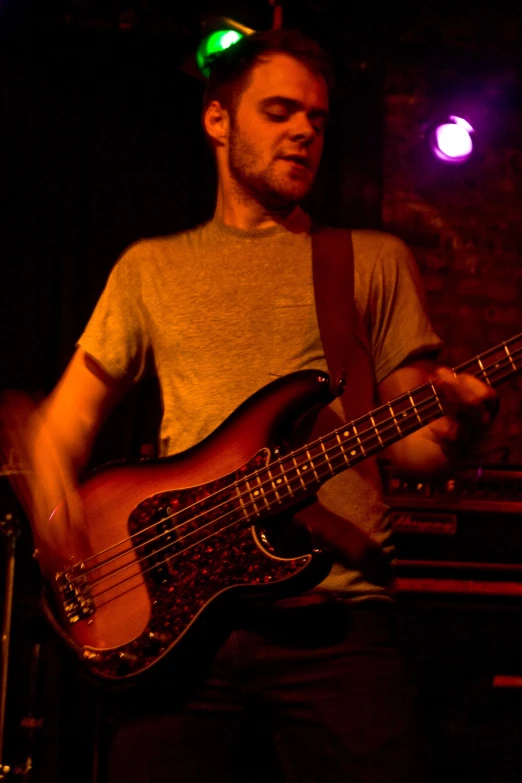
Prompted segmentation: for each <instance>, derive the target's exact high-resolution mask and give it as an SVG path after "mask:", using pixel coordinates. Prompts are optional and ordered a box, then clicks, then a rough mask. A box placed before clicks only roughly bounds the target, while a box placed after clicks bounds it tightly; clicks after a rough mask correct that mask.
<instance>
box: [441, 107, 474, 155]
mask: <svg viewBox="0 0 522 783" xmlns="http://www.w3.org/2000/svg"><path fill="white" fill-rule="evenodd" d="M449 119H450V120H451V121H452V122H448V123H445V124H444V125H439V126H438V128H436V129H435V131H434V133H433V134H432V140H431V147H432V149H433V152H434V153H435V155H436V156H437V157H438V158H439V159H440V160H443V161H445V162H446V163H463V162H464V161H465V160H467V159H468V158H469V156H470V155H471V152H472V150H473V142H472V141H471V136H470V133H473V128H472V127H471V125H470V124H469V122H467V121H466V120H464V119H462V117H454V116H452V117H449Z"/></svg>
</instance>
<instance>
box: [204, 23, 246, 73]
mask: <svg viewBox="0 0 522 783" xmlns="http://www.w3.org/2000/svg"><path fill="white" fill-rule="evenodd" d="M241 38H244V34H243V33H240V32H238V31H237V30H215V31H214V32H213V33H210V35H207V36H206V37H205V38H203V40H202V41H201V43H200V45H199V46H198V49H197V52H196V62H197V64H198V68H199V70H200V71H201V73H202V74H203V76H204V77H205V78H207V77H208V75H209V72H210V69H209V68H208V65H207V63H208V59H209V57H212V55H215V54H219V53H220V52H223V51H224V50H225V49H228V48H229V47H230V46H233V45H234V44H236V43H237V42H238V41H240V40H241Z"/></svg>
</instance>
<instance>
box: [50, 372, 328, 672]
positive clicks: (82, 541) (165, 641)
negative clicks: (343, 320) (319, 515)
mask: <svg viewBox="0 0 522 783" xmlns="http://www.w3.org/2000/svg"><path fill="white" fill-rule="evenodd" d="M329 400H330V393H329V383H328V376H327V375H325V374H321V373H319V372H318V371H302V372H298V373H294V374H292V375H289V376H286V377H284V378H280V379H278V380H276V381H274V382H273V383H272V384H270V385H269V386H267V387H265V388H264V389H262V390H261V391H260V392H258V393H257V394H255V395H254V396H253V397H251V398H250V399H249V400H247V401H246V402H245V403H244V404H243V405H242V406H240V408H238V409H237V410H236V411H235V412H234V413H233V414H232V415H231V416H230V417H229V418H228V419H227V420H226V421H225V422H224V423H223V424H222V425H221V426H220V427H219V428H218V429H217V430H215V431H214V433H212V434H211V435H210V436H209V437H208V438H206V439H205V440H204V441H202V442H201V443H199V444H198V445H197V446H195V447H194V448H192V449H189V450H188V451H186V452H184V453H183V454H180V455H176V456H174V457H169V458H166V459H160V460H148V461H145V462H143V461H141V462H139V463H137V464H123V465H113V466H107V467H105V468H101V469H100V470H98V471H97V472H96V473H95V474H94V475H93V476H92V477H91V478H90V479H89V480H88V481H87V482H86V483H85V484H84V485H83V486H82V488H81V499H82V505H83V512H84V516H85V521H82V522H81V526H82V530H83V531H84V533H82V536H80V537H79V540H76V539H75V544H74V546H73V547H72V548H69V547H63V548H62V549H58V550H53V551H52V552H51V551H48V552H45V551H44V552H42V551H40V552H39V560H40V565H41V568H42V571H43V574H44V577H45V578H46V580H47V582H48V584H49V586H50V587H51V590H52V595H53V602H52V603H53V609H52V612H53V616H54V617H55V621H54V623H53V624H55V625H56V618H58V621H57V622H58V625H59V627H60V632H61V634H62V635H64V636H65V637H66V639H67V640H68V642H69V643H70V644H71V645H72V646H73V647H74V648H75V649H76V651H77V652H78V653H79V655H80V656H81V657H82V658H83V659H84V660H85V662H86V663H87V665H88V667H89V668H90V670H91V671H92V672H93V673H94V674H95V675H97V676H98V677H101V678H103V679H109V680H110V679H121V678H127V677H131V676H134V675H136V674H138V673H140V672H142V671H144V670H146V669H148V668H149V667H150V666H152V665H153V664H154V663H156V662H157V661H158V660H160V659H161V658H163V657H164V656H165V655H167V653H169V652H170V651H171V650H172V648H173V647H174V646H175V645H176V644H177V643H178V642H179V641H180V640H181V639H182V637H184V635H185V633H186V632H187V631H188V629H189V628H190V627H191V626H192V624H193V623H194V621H195V620H196V618H198V617H199V616H200V615H201V613H202V612H203V610H204V609H205V608H206V607H207V606H208V605H209V604H210V603H211V602H213V601H214V599H216V598H217V597H218V596H224V595H225V594H234V595H239V594H257V595H258V596H262V595H264V594H267V595H268V594H276V593H277V594H288V593H289V592H297V591H302V590H304V589H309V588H310V587H312V586H313V585H314V584H317V583H318V582H319V581H321V579H323V578H324V576H326V574H327V573H328V570H329V568H330V558H329V556H327V555H326V554H325V553H323V552H321V551H320V550H314V549H313V548H312V546H310V551H308V552H307V553H305V554H303V555H299V556H294V557H287V556H281V555H280V554H279V553H278V550H277V549H276V548H275V547H274V545H273V544H272V543H271V540H270V532H271V529H272V528H275V527H277V526H281V525H282V524H284V523H283V519H282V518H281V517H278V516H277V513H276V514H274V513H270V514H267V513H266V509H264V508H263V506H264V503H263V500H262V492H260V491H258V490H257V489H256V484H255V480H254V479H252V478H249V477H250V476H255V475H256V473H257V472H258V471H259V470H260V469H264V470H265V472H266V467H267V466H269V465H270V462H271V460H272V459H273V455H274V452H277V451H278V449H279V447H280V446H281V444H282V443H284V442H285V441H286V440H287V439H288V438H289V437H290V435H291V432H290V430H291V429H293V425H294V424H295V423H296V422H297V421H298V420H299V419H300V418H301V417H303V416H305V415H306V413H307V412H310V411H311V410H313V409H314V408H318V407H322V406H324V405H325V404H326V403H327V402H328V401H329ZM247 494H248V500H247V499H246V498H247ZM257 498H259V501H258V500H257ZM258 511H259V516H260V517H262V516H264V520H263V522H262V523H261V522H260V523H258V522H257V520H256V517H257V516H258V513H257V512H258ZM262 512H265V513H264V514H263V513H262ZM75 522H76V526H78V521H77V520H76V521H75ZM50 524H54V525H57V526H59V527H60V526H61V527H62V528H66V527H67V525H68V520H67V517H66V509H65V507H64V506H58V507H57V509H55V511H54V512H53V515H52V517H51V519H50ZM71 552H72V553H73V554H72V556H71ZM274 591H275V593H274Z"/></svg>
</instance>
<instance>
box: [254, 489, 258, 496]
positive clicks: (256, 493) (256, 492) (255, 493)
mask: <svg viewBox="0 0 522 783" xmlns="http://www.w3.org/2000/svg"><path fill="white" fill-rule="evenodd" d="M256 495H259V490H258V489H256V491H255V492H254V497H255V496H256Z"/></svg>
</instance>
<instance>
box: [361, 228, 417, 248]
mask: <svg viewBox="0 0 522 783" xmlns="http://www.w3.org/2000/svg"><path fill="white" fill-rule="evenodd" d="M351 233H352V240H353V244H354V248H355V246H357V247H360V248H364V249H366V250H372V251H374V252H375V251H377V252H381V251H383V250H389V251H401V250H404V249H405V248H407V245H406V243H405V242H404V241H403V240H402V239H401V238H400V237H398V236H396V235H395V234H390V233H389V232H388V231H377V230H375V229H354V230H353V231H352V232H351Z"/></svg>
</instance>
